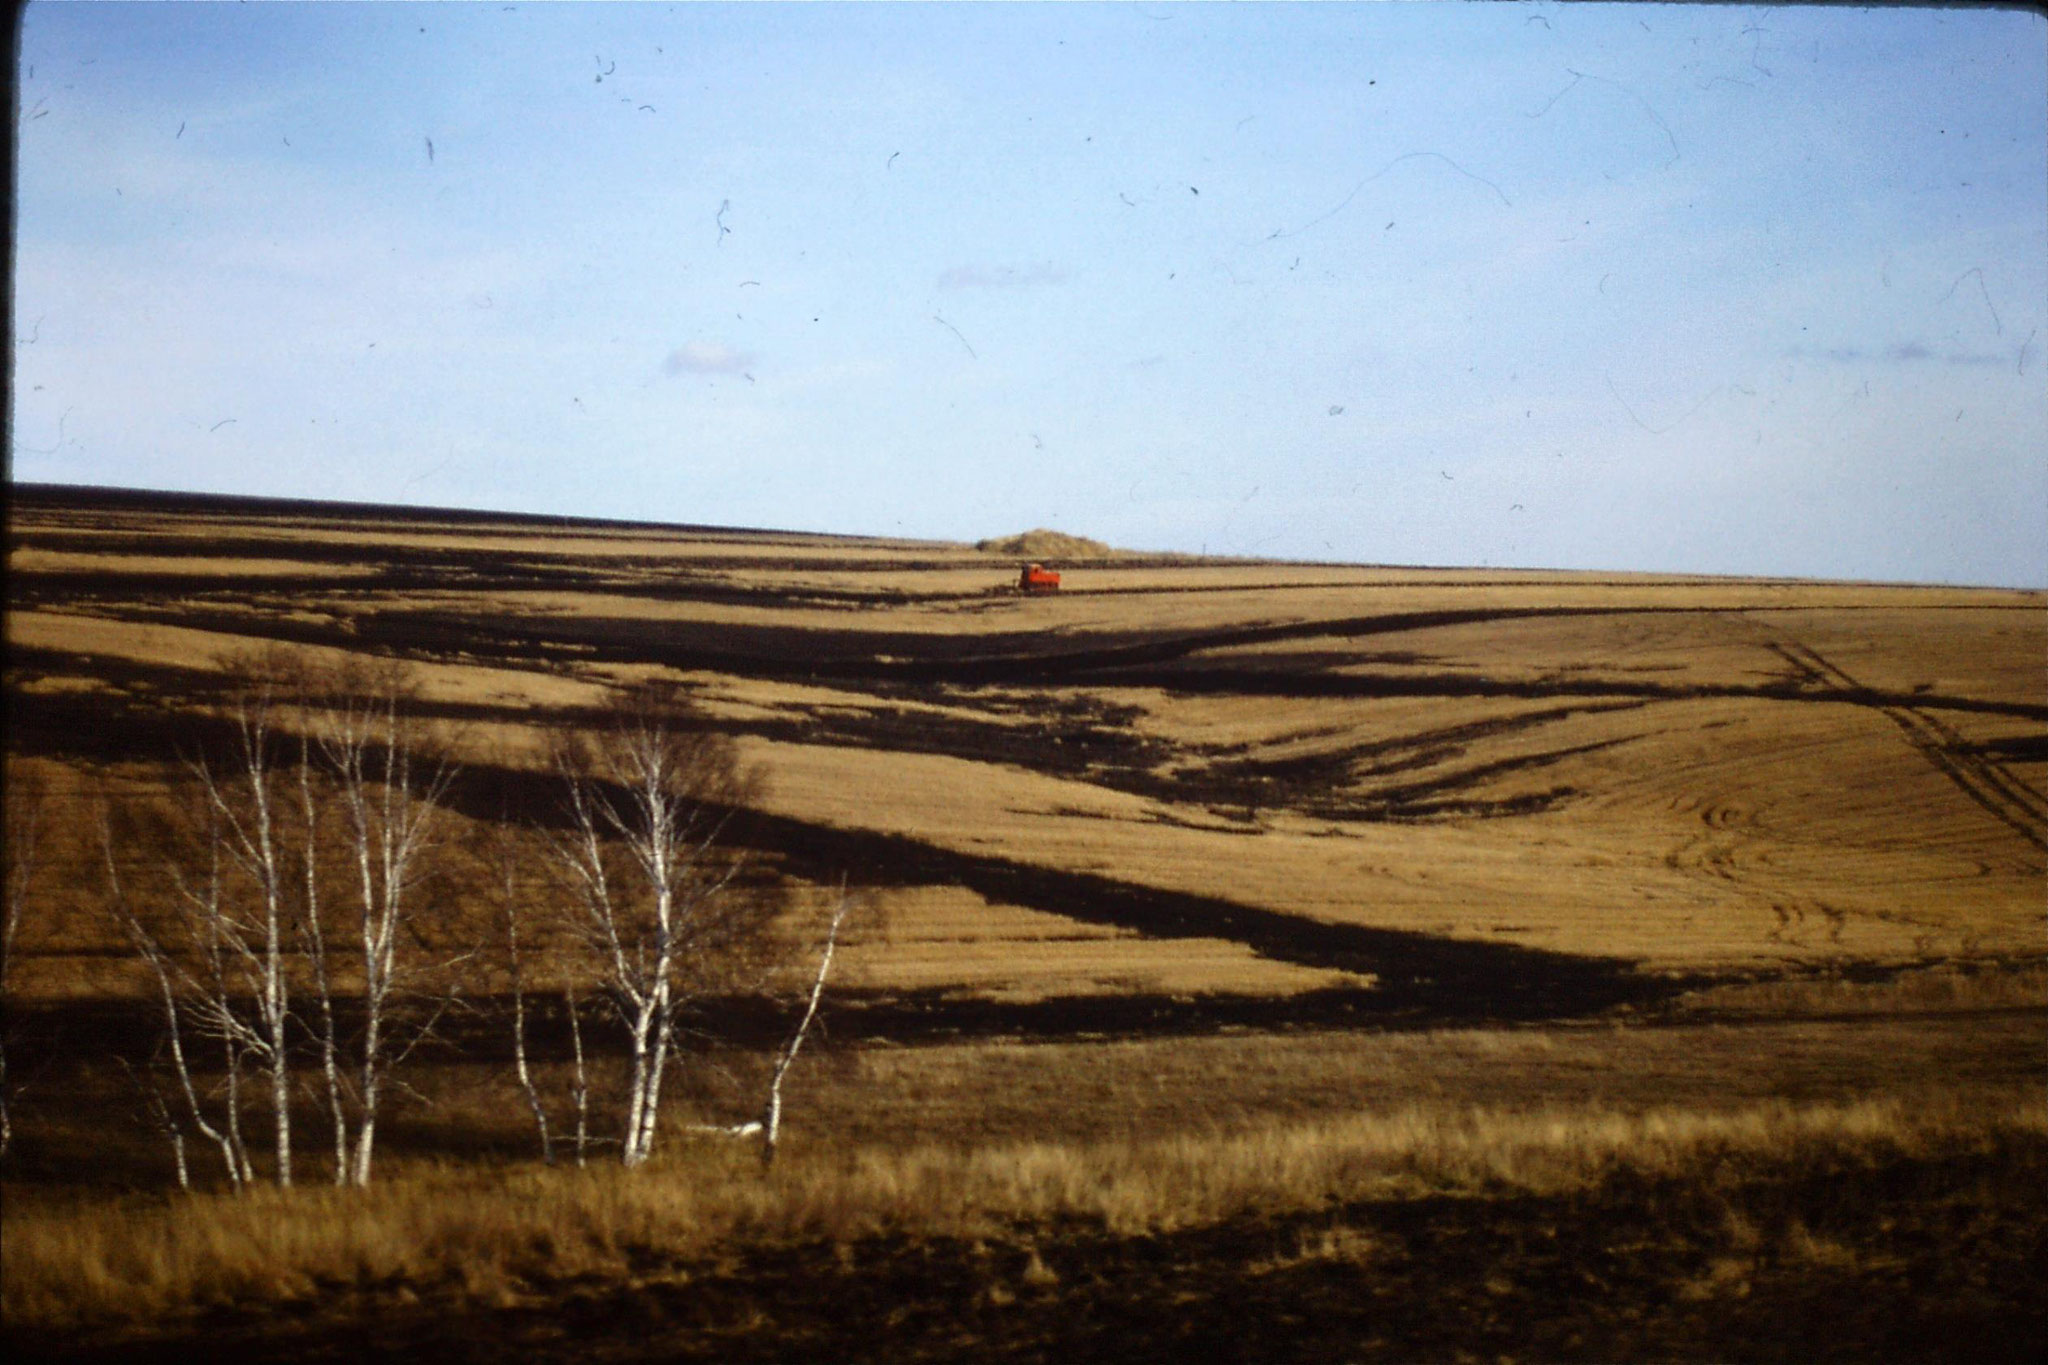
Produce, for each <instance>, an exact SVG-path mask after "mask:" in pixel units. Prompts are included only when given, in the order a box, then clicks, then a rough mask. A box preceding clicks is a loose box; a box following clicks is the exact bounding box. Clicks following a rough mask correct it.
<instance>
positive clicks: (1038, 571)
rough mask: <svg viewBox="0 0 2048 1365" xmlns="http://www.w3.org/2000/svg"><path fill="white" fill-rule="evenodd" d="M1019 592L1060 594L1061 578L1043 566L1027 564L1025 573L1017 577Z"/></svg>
mask: <svg viewBox="0 0 2048 1365" xmlns="http://www.w3.org/2000/svg"><path fill="white" fill-rule="evenodd" d="M1017 590H1018V591H1019V592H1030V593H1039V592H1058V591H1059V590H1060V576H1059V575H1058V574H1057V573H1055V572H1054V571H1053V570H1051V569H1048V568H1046V567H1045V565H1043V564H1026V565H1025V566H1024V571H1023V572H1022V573H1020V574H1018V575H1017Z"/></svg>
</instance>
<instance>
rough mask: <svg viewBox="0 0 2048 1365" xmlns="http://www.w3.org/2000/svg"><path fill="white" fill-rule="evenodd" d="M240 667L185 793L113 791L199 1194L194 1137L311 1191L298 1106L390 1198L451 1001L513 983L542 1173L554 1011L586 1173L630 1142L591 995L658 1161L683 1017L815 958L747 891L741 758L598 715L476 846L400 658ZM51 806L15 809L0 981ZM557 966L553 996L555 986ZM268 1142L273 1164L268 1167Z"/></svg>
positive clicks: (812, 1010)
mask: <svg viewBox="0 0 2048 1365" xmlns="http://www.w3.org/2000/svg"><path fill="white" fill-rule="evenodd" d="M230 678H231V680H232V684H231V686H230V688H229V689H228V691H227V692H226V694H225V700H224V701H223V702H222V704H221V705H220V707H219V708H218V714H217V716H216V717H215V718H214V720H215V724H214V728H213V731H212V738H211V739H210V741H209V742H208V743H207V744H206V745H205V746H204V747H203V748H202V749H201V750H199V751H198V752H194V753H190V754H188V755H187V756H186V757H185V758H184V759H183V761H182V764H181V767H180V770H179V773H178V778H179V780H178V782H177V783H176V784H175V785H174V787H173V789H172V791H171V793H170V794H169V795H168V796H167V797H163V798H159V799H151V800H128V801H115V800H108V801H106V802H104V803H103V804H102V808H101V816H100V819H99V821H98V830H97V835H98V839H97V842H98V846H99V847H98V859H97V861H98V863H99V865H100V868H101V875H102V877H103V879H104V883H105V893H106V901H107V903H108V904H109V906H110V907H111V909H112V911H113V915H114V918H115V920H116V922H117V923H118V924H119V925H120V928H121V930H122V932H123V933H124V934H125V935H126V938H127V940H128V942H129V944H130V945H131V946H132V947H133V949H134V952H135V954H136V956H137V958H138V959H139V960H140V961H141V962H142V963H143V964H144V965H145V967H146V969H147V971H146V976H147V979H148V980H149V981H150V983H151V986H152V990H153V996H154V1000H155V1006H154V1008H155V1009H156V1011H157V1013H158V1017H159V1018H160V1021H161V1038H162V1045H161V1047H160V1048H159V1050H158V1053H157V1055H156V1057H155V1059H154V1060H153V1062H152V1063H151V1064H150V1065H149V1066H147V1067H145V1068H141V1069H140V1070H138V1073H137V1078H138V1081H139V1082H140V1083H141V1084H142V1087H143V1092H144V1094H145V1097H146V1102H147V1107H148V1111H149V1113H150V1115H151V1116H152V1118H153V1119H154V1121H155V1123H156V1126H157V1127H158V1128H159V1129H160V1130H161V1131H162V1133H163V1134H164V1136H165V1138H166V1139H167V1140H168V1141H169V1143H170V1145H171V1148H172V1152H173V1155H174V1157H175V1161H176V1167H177V1173H178V1178H179V1180H180V1182H181V1184H189V1183H190V1181H191V1178H192V1172H191V1165H190V1157H189V1153H188V1147H189V1146H190V1145H191V1144H193V1143H195V1142H197V1143H200V1144H203V1145H202V1146H201V1148H200V1150H202V1151H203V1150H205V1149H206V1148H207V1147H210V1148H211V1149H212V1150H214V1151H215V1152H216V1153H217V1154H218V1158H219V1161H220V1165H221V1169H222V1170H223V1171H224V1172H225V1177H226V1179H227V1181H228V1182H229V1183H230V1184H231V1185H236V1186H240V1185H244V1184H247V1183H249V1182H251V1181H253V1180H255V1179H257V1178H259V1167H261V1166H264V1165H267V1166H268V1168H269V1171H268V1173H269V1175H270V1176H271V1178H273V1179H275V1181H276V1182H277V1183H278V1184H280V1185H289V1184H290V1183H291V1182H292V1177H293V1170H294V1137H295V1134H294V1131H293V1115H294V1112H295V1109H297V1111H298V1112H300V1113H301V1114H302V1115H303V1114H304V1113H305V1112H306V1111H307V1110H308V1109H310V1110H311V1111H312V1112H314V1113H317V1114H318V1115H319V1116H320V1119H321V1121H322V1125H323V1127H324V1128H325V1129H326V1130H327V1132H328V1134H329V1136H330V1138H331V1143H332V1177H333V1180H334V1182H335V1183H336V1184H347V1185H357V1186H361V1185H366V1184H368V1183H369V1181H370V1177H371V1170H372V1163H373V1157H374V1153H375V1150H376V1141H377V1135H378V1122H379V1118H380V1115H381V1113H382V1112H383V1109H384V1106H385V1100H386V1097H387V1096H388V1095H389V1094H390V1093H391V1092H392V1090H393V1087H394V1086H395V1085H398V1084H401V1083H402V1082H401V1081H400V1079H399V1078H398V1077H397V1076H396V1075H395V1072H396V1071H397V1069H398V1068H399V1067H400V1066H401V1064H403V1063H404V1061H405V1060H406V1058H407V1057H408V1056H409V1055H410V1054H411V1053H412V1052H413V1051H414V1050H415V1049H416V1048H418V1047H419V1046H420V1045H421V1044H422V1043H423V1042H424V1041H426V1040H428V1039H429V1038H431V1037H433V1036H434V1034H435V1031H436V1028H437V1025H438V1024H439V1023H440V1021H442V1020H443V1019H444V1018H445V1017H447V1012H448V1011H450V1010H451V1009H453V1010H458V1011H469V1012H472V1013H473V1012H474V1011H475V1010H476V1009H477V1008H478V1001H479V999H480V998H482V997H483V996H485V995H488V994H489V991H488V990H485V989H480V988H479V983H486V982H487V983H489V984H490V985H495V984H496V983H497V981H501V980H502V981H505V982H507V983H508V984H509V986H510V990H509V1007H510V1009H509V1016H510V1017H509V1024H510V1029H511V1033H512V1042H513V1063H514V1070H515V1073H516V1076H517V1080H518V1082H519V1085H520V1087H521V1090H522V1092H523V1094H524V1095H525V1097H526V1099H527V1102H528V1104H529V1106H530V1107H531V1109H532V1112H533V1117H534V1122H535V1125H536V1128H537V1131H538V1134H539V1139H540V1146H541V1153H542V1156H543V1158H544V1159H546V1160H548V1161H550V1162H552V1161H553V1160H554V1157H555V1147H556V1143H557V1140H558V1139H557V1134H558V1132H560V1131H561V1127H562V1125H560V1124H558V1123H554V1122H551V1116H550V1113H549V1107H548V1104H547V1102H546V1097H545V1096H544V1094H543V1088H542V1087H541V1086H540V1085H539V1084H537V1082H536V1079H535V1076H534V1068H533V1066H532V1064H531V1060H530V1056H529V1039H528V1033H529V1013H530V1010H531V1008H532V1006H533V1004H534V1003H535V1000H536V997H537V995H539V994H548V995H550V996H552V997H553V998H555V999H559V1001H560V1002H561V1005H562V1008H563V1010H564V1013H565V1017H566V1021H567V1024H568V1028H569V1033H570V1038H571V1041H572V1044H573V1050H574V1051H573V1057H574V1070H573V1074H572V1080H571V1083H570V1086H569V1094H570V1099H571V1102H572V1103H573V1106H574V1110H575V1117H574V1124H573V1143H574V1153H575V1157H576V1160H577V1162H578V1163H579V1164H581V1163H582V1162H583V1161H584V1159H585V1154H586V1152H587V1150H588V1149H589V1148H590V1147H591V1146H593V1145H594V1144H595V1143H597V1142H600V1141H612V1140H614V1139H611V1138H610V1137H609V1135H607V1136H606V1137H603V1138H599V1137H594V1136H593V1134H592V1124H591V1115H590V1095H591V1089H592V1088H591V1085H590V1068H589V1067H588V1066H587V1065H586V1053H585V1035H584V1024H585V1022H586V1004H587V1002H588V1001H589V999H591V998H592V997H594V998H595V999H596V1000H598V1001H601V1002H602V1005H603V1006H608V1010H607V1011H606V1012H608V1013H609V1014H610V1015H611V1016H612V1018H613V1019H614V1020H615V1022H616V1024H617V1025H618V1026H619V1029H620V1032H621V1033H622V1034H623V1039H624V1043H625V1047H624V1052H625V1059H624V1071H625V1083H624V1085H623V1087H622V1098H621V1099H620V1102H619V1103H620V1108H621V1110H622V1111H623V1112H622V1114H621V1116H620V1119H619V1123H618V1127H617V1130H616V1132H617V1137H616V1139H615V1140H616V1142H617V1145H618V1150H619V1153H620V1156H621V1159H622V1160H623V1161H624V1162H625V1164H627V1165H629V1166H637V1165H639V1164H641V1163H643V1162H645V1161H646V1160H647V1159H648V1157H649V1156H650V1155H651V1154H652V1152H653V1150H654V1145H655V1139H656V1134H657V1130H658V1125H659V1119H660V1115H661V1113H662V1086H663V1080H664V1077H665V1076H667V1075H668V1074H669V1073H670V1072H671V1071H672V1070H673V1069H674V1066H675V1063H676V1059H677V1056H678V1047H677V1045H678V1034H679V1029H680V1028H681V1027H682V1024H683V1022H684V1018H685V1012H686V1010H687V1009H688V1007H689V1006H690V1005H691V1004H692V1003H693V1002H697V1001H701V1000H703V999H705V998H706V997H707V996H710V995H714V994H718V993H721V992H728V991H736V990H746V989H752V988H754V987H756V986H758V984H759V983H760V982H761V981H762V980H764V979H765V974H766V973H767V972H768V971H769V970H770V969H771V968H777V967H781V968H787V967H788V966H789V964H790V960H791V954H792V952H795V951H799V950H800V949H799V945H796V944H795V943H793V942H792V941H791V940H790V939H789V938H788V937H786V935H785V933H784V920H785V916H784V914H783V909H784V907H783V903H782V900H781V898H780V897H779V896H778V895H776V894H774V893H773V889H772V887H771V886H769V885H768V884H766V883H764V882H761V881H760V880H758V879H756V880H754V881H752V882H749V881H748V880H746V879H745V878H744V877H743V873H744V871H745V867H744V863H743V861H742V860H741V859H740V858H739V857H738V856H737V855H736V854H735V853H734V852H733V851H732V850H731V849H730V848H729V847H728V846H727V840H726V839H725V835H726V833H727V828H726V822H727V821H728V820H729V819H730V818H731V815H732V813H733V812H734V811H737V810H739V809H741V808H743V807H744V806H745V805H746V804H747V803H748V802H749V800H750V799H751V798H752V797H753V796H754V794H755V791H754V782H753V779H752V778H751V777H750V776H749V775H748V774H747V773H746V772H744V771H743V769H742V768H741V766H740V764H739V763H738V761H737V758H736V755H735V751H734V748H733V746H732V744H731V743H730V741H729V740H726V739H725V738H724V737H723V736H720V735H718V734H716V733H713V732H711V731H709V730H707V729H705V728H704V727H703V726H702V725H701V724H699V723H697V722H696V720H695V718H694V716H693V715H692V713H691V712H690V711H689V709H688V707H687V706H686V705H684V704H682V703H680V702H679V701H678V700H677V699H676V698H675V697H674V696H673V695H671V694H668V693H665V692H663V691H660V690H658V689H652V688H638V689H627V690H623V691H622V692H621V694H620V697H619V700H618V704H617V705H616V706H615V707H613V708H612V709H611V711H610V713H609V714H608V716H606V717H605V718H604V722H603V723H602V724H598V725H594V726H591V727H589V728H587V729H584V730H579V731H576V732H573V733H571V732H564V733H562V734H561V735H560V736H559V737H558V738H557V740H556V741H555V743H554V745H553V747H552V750H551V752H550V754H549V756H548V761H549V768H550V772H549V773H548V775H547V779H546V780H547V782H548V784H549V786H550V787H551V788H552V790H553V792H554V793H555V800H554V801H553V802H552V803H551V809H550V810H549V811H548V812H547V813H546V815H545V816H533V815H532V814H531V813H530V811H529V813H528V814H527V815H525V816H519V817H515V816H513V815H512V814H511V813H510V812H509V811H504V812H501V816H502V817H503V818H500V819H498V820H490V819H488V818H485V819H480V820H474V821H470V822H468V823H469V824H470V825H471V826H472V828H473V831H474V832H473V835H472V837H470V838H468V839H465V840H457V839H454V838H452V837H451V835H452V833H453V832H454V830H453V828H452V827H453V826H455V825H457V824H461V823H464V821H463V820H462V818H461V817H457V816H455V815H454V814H453V813H452V812H451V797H452V795H453V794H454V793H455V791H456V788H457V783H458V781H459V780H460V775H459V773H458V770H457V768H456V765H455V763H454V761H453V758H452V752H453V750H452V746H451V745H450V744H449V743H448V742H447V740H446V738H445V737H444V736H441V735H439V734H437V733H436V732H435V731H434V729H433V728H432V727H431V726H429V725H428V724H427V723H426V722H425V721H424V720H423V719H422V718H421V708H420V707H419V706H418V705H417V695H416V686H415V682H414V679H413V676H412V675H411V673H410V672H409V671H408V670H407V669H406V668H405V667H404V666H403V665H400V664H396V663H368V662H355V663H350V664H345V665H341V666H337V667H331V668H318V667H312V666H309V665H307V664H306V663H304V662H303V661H302V660H299V659H295V658H292V657H290V656H287V655H285V654H282V653H279V652H271V653H268V654H264V655H260V656H250V657H247V658H243V659H240V660H237V661H235V662H234V664H233V666H232V668H231V669H230ZM12 785H13V784H12V783H11V782H10V786H12ZM530 805H531V803H530V802H529V807H530ZM41 811H42V806H41V803H40V802H30V803H17V802H13V801H10V803H9V810H8V814H9V830H8V848H9V854H8V860H9V865H8V869H7V882H6V896H7V902H6V906H5V918H4V921H0V987H4V986H5V984H6V973H7V971H8V969H9V964H10V960H11V958H12V955H13V946H14V935H15V927H16V925H17V924H18V923H19V920H20V915H21V908H22V906H23V904H24V903H25V902H26V901H27V900H28V898H29V893H30V884H31V878H32V876H33V872H34V868H35V857H34V849H35V840H36V835H37V828H38V827H37V824H36V822H37V821H38V820H40V819H41V818H42V815H41ZM17 812H19V814H17ZM24 855H26V856H24ZM479 901H481V902H483V903H484V904H487V905H489V906H491V908H492V909H493V910H494V911H495V914H494V916H492V918H493V919H494V921H495V928H484V927H465V926H477V921H476V920H475V918H474V913H475V907H476V905H477V903H478V902H479ZM848 904H849V902H848V899H847V897H846V896H845V894H844V889H843V888H842V891H841V895H840V897H839V899H838V902H837V905H836V908H835V910H834V912H833V915H832V919H831V922H830V926H829V929H828V931H827V933H826V935H825V939H824V942H823V945H822V947H821V948H820V949H819V955H818V958H817V961H816V973H815V977H814V979H813V980H812V984H811V988H810V991H809V993H808V998H807V1002H806V1005H805V1008H804V1009H803V1011H802V1014H801V1017H800V1019H799V1020H798V1021H797V1023H796V1025H795V1028H794V1031H793V1032H792V1033H791V1035H790V1036H789V1038H788V1040H787V1041H786V1042H785V1044H784V1045H783V1047H782V1048H781V1049H780V1050H779V1051H778V1052H777V1053H776V1055H775V1058H774V1062H773V1066H772V1074H771V1076H770V1078H769V1083H768V1087H767V1098H766V1101H765V1103H764V1107H763V1111H762V1118H761V1119H760V1120H759V1121H758V1122H753V1123H748V1124H742V1125H736V1126H734V1127H732V1128H729V1129H726V1130H725V1131H729V1132H734V1133H758V1134H760V1136H761V1139H762V1144H763V1145H762V1152H763V1157H764V1159H765V1160H772V1159H773V1156H774V1151H775V1143H776V1139H777V1136H778V1132H779V1127H780V1116H781V1094H782V1082H783V1079H784V1076H785V1075H786V1073H787V1072H788V1070H789V1067H790V1065H791V1063H792V1062H793V1061H794V1060H795V1057H796V1055H797V1052H798V1050H799V1049H800V1048H801V1046H802V1043H803V1040H804V1036H805V1034H806V1032H807V1031H808V1029H809V1028H810V1025H811V1022H812V1020H813V1019H814V1018H815V1016H816V1013H817V1009H818V1002H819V999H820V996H821V995H822V992H823V989H824V985H825V981H826V975H827V973H828V972H829V970H830V967H831V962H832V957H833V953H834V951H835V949H836V946H837V942H838V937H839V933H840V928H841V925H842V923H843V921H844V919H845V917H846V914H847V906H848ZM537 969H538V970H537ZM493 972H495V973H496V974H497V975H496V976H495V977H493V976H492V975H491V974H492V973H493ZM537 974H544V975H546V976H547V977H549V978H550V979H551V980H552V982H553V989H552V990H550V991H542V990H540V989H539V988H538V986H537V981H536V976H537ZM807 975H808V973H807ZM579 982H580V983H583V984H584V985H585V987H586V991H585V992H579V991H578V989H577V987H578V983H579ZM615 1036H616V1035H615ZM6 1063H7V1058H6V1055H5V1052H4V1050H0V1151H4V1144H5V1143H6V1141H7V1140H8V1137H9V1135H10V1131H11V1130H10V1126H9V1112H8V1109H7V1105H6V1101H7V1095H8V1091H7V1072H6V1069H5V1068H6ZM266 1125H267V1127H268V1129H269V1132H268V1142H267V1143H266V1142H265V1141H264V1139H263V1137H261V1136H260V1134H261V1132H262V1129H263V1128H264V1127H265V1126H266ZM265 1145H267V1146H268V1147H269V1148H270V1154H269V1156H268V1159H267V1160H260V1159H258V1158H257V1157H255V1156H253V1155H252V1153H253V1152H256V1151H260V1150H261V1148H262V1147H263V1146H265Z"/></svg>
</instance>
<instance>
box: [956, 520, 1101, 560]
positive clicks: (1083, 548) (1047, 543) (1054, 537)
mask: <svg viewBox="0 0 2048 1365" xmlns="http://www.w3.org/2000/svg"><path fill="white" fill-rule="evenodd" d="M974 548H975V549H977V550H980V551H981V552H982V553H983V554H991V555H1009V556H1012V557H1022V558H1025V559H1100V558H1102V557H1103V556H1105V555H1113V554H1115V553H1116V551H1115V550H1113V549H1111V548H1110V547H1109V546H1107V545H1104V544H1103V543H1102V542H1101V541H1099V540H1088V539H1085V538H1083V537H1081V536H1070V535H1068V534H1066V533H1065V532H1064V531H1048V530H1046V529H1045V528H1044V527H1039V528H1038V529H1037V530H1034V531H1026V532H1024V533H1023V534H1021V535H1014V536H997V537H994V538H992V539H989V540H977V541H975V542H974Z"/></svg>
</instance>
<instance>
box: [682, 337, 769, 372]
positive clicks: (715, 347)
mask: <svg viewBox="0 0 2048 1365" xmlns="http://www.w3.org/2000/svg"><path fill="white" fill-rule="evenodd" d="M753 363H754V358H753V357H752V356H750V355H748V354H747V353H746V352H744V351H735V350H734V349H733V348H732V347H730V346H728V345H726V344H725V343H724V342H722V341H690V342H685V343H684V344H683V345H681V346H679V347H677V348H676V349H675V350H673V351H670V352H669V353H668V359H667V360H665V361H663V362H662V368H663V369H665V370H667V371H668V372H669V373H670V374H672V375H678V374H740V373H743V372H744V371H745V370H746V369H747V367H748V366H750V365H752V364H753Z"/></svg>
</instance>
